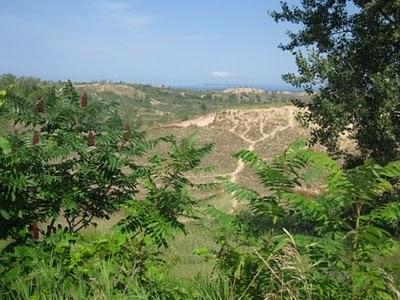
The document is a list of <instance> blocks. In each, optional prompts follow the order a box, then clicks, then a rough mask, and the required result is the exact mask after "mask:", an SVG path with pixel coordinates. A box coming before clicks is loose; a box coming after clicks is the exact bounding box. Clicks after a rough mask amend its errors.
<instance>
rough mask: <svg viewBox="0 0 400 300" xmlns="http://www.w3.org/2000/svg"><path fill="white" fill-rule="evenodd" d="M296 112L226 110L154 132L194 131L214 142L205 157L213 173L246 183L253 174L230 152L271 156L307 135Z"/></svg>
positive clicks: (289, 108)
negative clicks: (242, 150)
mask: <svg viewBox="0 0 400 300" xmlns="http://www.w3.org/2000/svg"><path fill="white" fill-rule="evenodd" d="M297 111H298V109H297V108H296V107H294V106H282V107H271V108H259V109H229V110H225V111H221V112H217V113H212V114H208V115H205V116H202V117H199V118H195V119H191V120H188V121H184V122H180V123H174V124H170V125H167V126H163V127H161V128H159V129H158V130H157V132H158V134H160V133H166V132H168V133H173V134H176V135H178V136H187V135H190V134H193V133H196V134H197V136H198V138H199V140H200V141H201V142H211V143H214V145H215V147H214V151H213V153H212V154H211V155H210V156H209V157H208V159H207V163H208V164H211V165H214V166H216V167H217V168H216V170H217V171H216V172H215V174H213V176H216V175H218V176H229V177H231V179H232V180H234V181H237V182H242V183H248V181H251V180H252V178H253V177H254V176H249V172H248V170H247V169H246V167H245V166H244V164H243V163H242V162H240V161H237V160H236V159H234V158H232V154H233V153H234V152H236V151H238V150H240V149H248V150H253V151H256V152H257V153H258V154H259V155H261V156H262V157H263V158H265V159H270V158H272V157H274V156H275V155H278V154H280V153H282V151H284V150H285V149H286V147H287V146H288V145H289V144H290V143H291V142H293V141H294V140H296V139H299V138H307V137H308V135H309V133H308V130H306V129H304V128H302V127H301V126H300V124H299V123H298V122H297V121H296V118H295V116H296V113H297ZM254 184H255V183H254Z"/></svg>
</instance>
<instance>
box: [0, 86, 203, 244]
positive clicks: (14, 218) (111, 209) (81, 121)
mask: <svg viewBox="0 0 400 300" xmlns="http://www.w3.org/2000/svg"><path fill="white" fill-rule="evenodd" d="M5 107H6V111H7V116H8V119H9V120H10V121H12V122H13V123H14V126H13V131H12V132H10V133H9V134H8V136H7V139H8V140H9V141H10V143H11V148H12V149H11V151H10V152H9V153H7V154H5V153H3V154H2V155H1V156H0V197H1V202H0V228H1V230H0V238H7V237H10V236H13V235H15V236H16V235H18V236H20V234H19V233H21V232H26V229H28V228H30V229H31V231H32V228H37V224H40V226H39V227H40V228H41V232H42V233H44V234H51V233H52V232H53V231H54V230H55V229H56V228H57V227H60V226H62V227H63V228H64V229H65V230H67V231H70V232H78V231H80V230H81V229H83V228H85V227H87V226H89V225H91V224H94V223H95V220H96V219H99V218H100V219H108V218H110V217H111V216H112V215H113V214H114V213H116V212H117V211H119V210H120V209H121V208H122V206H127V205H128V203H129V202H130V201H137V200H135V199H136V198H137V197H135V195H136V194H137V193H138V190H139V188H138V186H139V184H140V183H143V181H148V179H149V178H151V177H154V176H153V175H152V172H156V171H157V168H155V167H154V164H156V161H155V160H154V159H153V161H152V162H151V163H148V162H146V159H149V157H150V155H147V153H148V151H149V150H150V149H152V148H154V147H155V146H156V145H157V144H158V143H160V142H166V143H169V144H174V143H175V144H176V143H177V142H172V140H171V139H170V140H169V139H159V140H155V141H150V140H149V139H147V138H146V136H145V135H144V134H143V133H141V132H138V131H137V130H135V129H133V128H132V127H131V126H129V124H127V123H126V122H124V120H123V119H122V118H121V117H120V115H119V114H118V105H117V103H114V102H110V101H105V100H104V101H103V100H96V101H91V99H90V97H89V96H88V95H87V94H82V95H79V94H78V93H77V91H76V90H75V88H74V87H73V85H72V83H71V82H69V81H68V82H67V83H65V85H64V86H63V87H62V88H61V89H60V90H56V89H55V88H49V89H47V90H43V92H42V93H41V95H40V96H39V97H38V98H37V99H28V98H24V97H21V95H18V94H17V93H13V92H12V91H10V93H8V94H7V97H6V106H5ZM182 145H183V146H182V147H183V148H182V149H183V150H182V152H181V153H177V152H176V151H175V152H172V154H173V155H175V154H176V155H177V156H179V155H181V156H180V157H176V158H175V161H176V163H175V164H172V165H171V166H175V168H173V169H172V171H171V172H172V174H173V175H171V176H173V177H171V178H170V180H171V185H170V186H171V188H175V187H176V188H177V189H178V188H179V189H181V190H184V186H185V185H186V184H187V180H186V179H185V177H184V176H183V175H182V174H181V171H188V170H189V169H191V168H195V167H196V166H197V165H199V164H200V161H201V158H202V157H204V156H205V155H206V154H207V153H208V152H209V149H210V147H209V146H207V147H205V148H204V147H196V146H195V145H192V144H191V145H186V146H185V143H183V144H182ZM174 153H175V154H174ZM185 153H186V154H187V153H191V155H193V157H195V158H193V159H191V160H188V162H187V163H184V162H182V161H180V160H179V159H180V158H183V159H185V158H184V155H185ZM138 161H140V162H141V163H140V164H139V163H138ZM179 163H181V165H182V166H185V168H184V169H182V170H181V169H176V168H177V167H178V166H179ZM141 186H142V188H144V189H145V188H146V186H145V185H143V184H142V185H141ZM165 191H170V189H169V188H167V187H165ZM144 194H146V193H144ZM150 195H151V196H152V194H150ZM160 199H163V200H165V201H168V199H164V198H160ZM160 199H158V198H154V199H152V201H155V202H157V201H158V202H159V201H160ZM175 201H176V202H177V203H175V204H176V208H175V211H174V210H166V212H164V214H167V213H168V216H169V218H171V219H174V218H175V217H177V216H176V215H174V214H185V213H184V212H185V211H186V210H189V209H190V207H191V206H192V204H193V203H192V202H190V201H187V199H186V198H184V197H183V196H182V197H181V198H177V199H175ZM143 203H145V202H143ZM146 204H148V202H146ZM132 205H133V204H132ZM135 205H141V204H135ZM143 205H144V204H143ZM165 205H167V204H165ZM164 208H165V207H164V205H161V204H157V205H156V206H153V209H160V210H161V209H164ZM134 219H135V218H134V217H133V216H130V217H129V220H130V222H134V221H133V220H134ZM137 219H139V218H137ZM138 222H139V224H140V222H141V221H140V220H138V221H137V222H136V224H137V223H138ZM142 227H143V226H142ZM142 227H141V226H139V227H135V228H136V229H137V228H142ZM31 233H32V235H33V236H35V237H37V235H34V234H33V232H31Z"/></svg>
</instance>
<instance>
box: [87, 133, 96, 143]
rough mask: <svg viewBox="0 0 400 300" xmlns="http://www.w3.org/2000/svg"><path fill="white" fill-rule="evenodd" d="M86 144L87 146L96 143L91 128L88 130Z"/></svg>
mask: <svg viewBox="0 0 400 300" xmlns="http://www.w3.org/2000/svg"><path fill="white" fill-rule="evenodd" d="M87 144H88V146H89V147H91V146H95V145H96V138H95V136H94V133H93V131H92V130H90V131H89V134H88V142H87Z"/></svg>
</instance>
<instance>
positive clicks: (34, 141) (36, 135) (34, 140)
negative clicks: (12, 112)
mask: <svg viewBox="0 0 400 300" xmlns="http://www.w3.org/2000/svg"><path fill="white" fill-rule="evenodd" d="M37 144H39V131H37V130H35V131H34V133H33V137H32V145H37Z"/></svg>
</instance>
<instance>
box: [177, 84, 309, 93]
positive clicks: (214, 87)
mask: <svg viewBox="0 0 400 300" xmlns="http://www.w3.org/2000/svg"><path fill="white" fill-rule="evenodd" d="M171 87H173V88H178V89H186V90H194V91H222V90H226V89H230V88H255V89H260V90H265V91H276V92H283V91H289V92H301V91H303V90H302V89H296V88H294V87H293V86H290V85H272V84H265V85H263V84H202V85H181V86H171Z"/></svg>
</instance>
